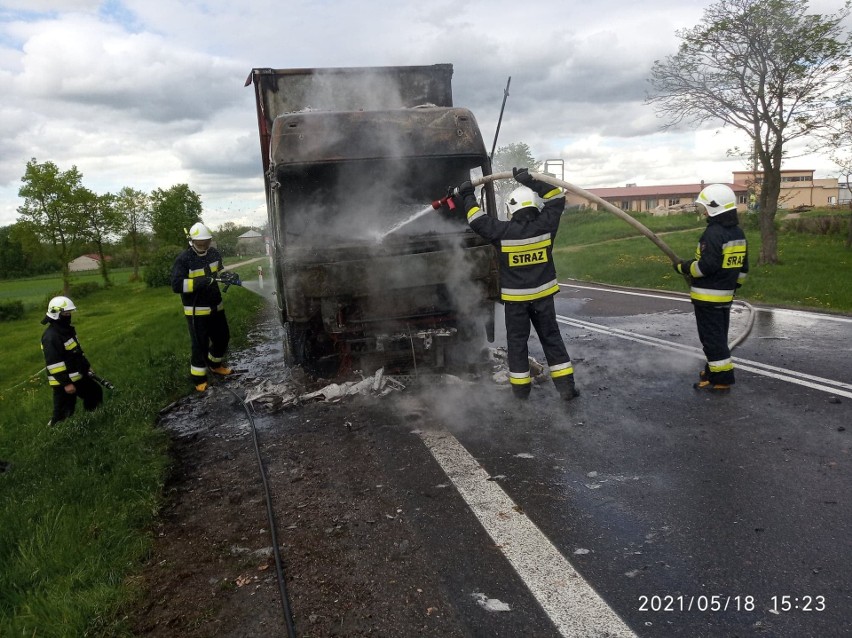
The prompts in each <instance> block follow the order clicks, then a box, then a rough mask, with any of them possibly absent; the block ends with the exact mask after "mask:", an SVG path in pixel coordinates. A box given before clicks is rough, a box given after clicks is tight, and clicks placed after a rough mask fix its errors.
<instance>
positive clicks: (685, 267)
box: [673, 259, 692, 275]
mask: <svg viewBox="0 0 852 638" xmlns="http://www.w3.org/2000/svg"><path fill="white" fill-rule="evenodd" d="M691 265H692V261H691V260H684V259H681V260H679V261H678V262H677V263H675V264H673V266H674V269H675V272H676V273H677V274H679V275H689V274H690V269H689V267H690V266H691Z"/></svg>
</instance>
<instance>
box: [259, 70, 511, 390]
mask: <svg viewBox="0 0 852 638" xmlns="http://www.w3.org/2000/svg"><path fill="white" fill-rule="evenodd" d="M452 73H453V69H452V65H450V64H437V65H432V66H407V67H367V68H322V69H265V68H256V69H252V72H251V75H250V76H249V78H248V79H247V80H246V86H248V85H249V84H250V83H253V85H254V90H255V98H256V106H257V121H258V130H259V134H260V150H261V157H262V162H263V176H264V182H265V188H266V205H267V212H268V217H269V232H270V234H271V237H272V247H273V255H272V257H273V271H274V277H275V286H276V298H277V303H278V312H279V315H280V319H281V322H282V325H283V328H284V331H283V333H284V355H285V359H286V360H287V362H288V363H289V364H292V365H301V366H303V367H305V368H307V369H308V370H310V371H312V372H314V373H317V374H322V375H323V376H331V375H334V374H336V373H338V372H343V371H346V370H348V369H353V368H358V369H361V370H367V369H370V370H372V369H375V368H377V367H379V366H391V368H392V369H394V370H396V371H398V372H402V371H412V370H414V371H416V370H417V369H418V367H419V369H421V370H422V369H441V368H444V367H446V366H448V365H450V364H452V363H464V362H465V360H469V359H470V358H471V357H475V356H476V353H477V352H478V351H479V352H481V351H482V349H483V346H484V342H485V341H492V340H493V332H494V307H495V306H494V301H495V300H496V299H497V298H498V275H497V260H496V254H495V252H494V248H493V247H492V246H491V245H490V244H488V243H487V242H485V241H484V240H483V239H481V238H480V237H479V236H478V235H476V234H475V233H473V232H472V231H471V230H470V229H469V227H468V225H467V223H466V220H465V216H464V212H463V211H461V210H455V211H451V210H448V209H447V208H446V207H439V208H438V209H434V207H433V206H432V202H433V201H435V200H437V199H439V198H441V197H442V196H444V195H446V193H447V189H448V186H450V185H457V184H460V183H461V182H463V181H464V180H468V179H475V178H477V177H481V176H483V175H488V174H490V173H491V165H490V161H489V157H488V154H487V153H486V150H485V145H484V142H483V138H482V134H481V132H480V130H479V127H478V125H477V122H476V119H475V118H474V116H473V114H472V113H471V112H470V111H469V110H468V109H465V108H458V107H454V106H453V102H452V88H451V79H452ZM481 202H482V207H483V209H484V210H486V211H487V212H489V213H492V212H493V211H496V207H495V203H494V191H493V187H492V186H491V184H490V183H489V184H487V185H485V186H483V187H482V191H481Z"/></svg>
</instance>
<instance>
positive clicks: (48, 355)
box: [41, 317, 91, 387]
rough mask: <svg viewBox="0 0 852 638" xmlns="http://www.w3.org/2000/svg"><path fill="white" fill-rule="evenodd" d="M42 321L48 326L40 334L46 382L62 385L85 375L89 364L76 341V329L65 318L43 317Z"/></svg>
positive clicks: (52, 384) (89, 366) (73, 381)
mask: <svg viewBox="0 0 852 638" xmlns="http://www.w3.org/2000/svg"><path fill="white" fill-rule="evenodd" d="M44 321H45V322H46V323H47V324H48V326H47V329H46V330H45V331H44V334H43V335H42V336H41V349H42V351H43V352H44V361H45V364H46V365H47V381H48V383H50V385H51V386H59V387H64V386H66V385H68V384H70V383H75V382H78V381H80V380H81V379H83V378H84V377H86V375H88V373H89V368H91V365H90V364H89V360H88V359H87V358H86V355H85V354H83V348H82V347H81V346H80V342H79V341H77V330H76V329H75V328H74V326H72V325H71V322H70V321H69V320H67V319H63V318H60V319H50V318H49V317H45V319H44Z"/></svg>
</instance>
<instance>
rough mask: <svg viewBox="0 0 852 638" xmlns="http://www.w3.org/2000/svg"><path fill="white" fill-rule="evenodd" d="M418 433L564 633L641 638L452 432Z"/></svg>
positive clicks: (571, 636)
mask: <svg viewBox="0 0 852 638" xmlns="http://www.w3.org/2000/svg"><path fill="white" fill-rule="evenodd" d="M418 434H419V436H420V438H421V439H422V440H423V442H424V443H425V444H426V447H428V448H429V451H430V452H431V453H432V455H433V456H434V457H435V460H437V461H438V463H439V464H440V466H441V467H442V468H443V470H444V472H445V473H446V474H447V476H448V477H449V478H450V480H451V481H452V482H453V484H454V485H455V486H456V489H458V491H459V494H461V496H462V498H463V499H464V500H465V502H466V503H467V504H468V507H470V509H471V510H472V511H473V513H474V514H475V515H476V517H477V518H478V519H479V522H480V523H481V524H482V526H483V527H484V528H485V531H486V532H488V534H489V536H491V538H492V539H493V540H494V543H495V544H496V545H497V547H499V548H500V550H501V551H502V552H503V554H504V555H505V556H506V558H507V559H508V560H509V562H510V563H511V564H512V567H514V568H515V571H516V572H517V573H518V575H519V576H520V577H521V579H522V580H523V581H524V583H526V585H527V587H528V588H529V590H530V592H531V593H532V595H533V596H534V597H535V598H536V600H537V601H538V602H539V604H540V605H541V606H542V608H543V609H544V611H545V612H546V613H547V615H548V616H549V617H550V619H551V620H552V621H553V624H554V625H556V627H557V629H558V630H559V633H561V634H562V635H563V636H565V637H566V638H636V634H634V633H633V631H631V629H630V628H629V627H628V626H627V625H626V624H625V623H624V621H623V620H621V618H619V617H618V615H617V614H616V613H615V612H614V611H613V610H612V609H611V608H610V607H609V606H608V605H607V604H606V602H605V601H604V600H603V599H602V598H601V597H600V596H599V595H598V594H597V592H595V590H594V589H592V587H591V585H589V583H587V582H586V580H585V579H584V578H583V577H582V576H581V575H580V574H579V573H577V570H575V569H574V567H573V566H572V565H571V563H570V562H569V561H568V560H566V559H565V557H564V556H562V554H560V553H559V551H558V550H557V549H556V548H555V547H554V546H553V545H552V544H551V543H550V541H549V540H548V539H547V537H546V536H545V535H544V534H543V533H542V532H541V530H539V529H538V527H536V525H535V523H533V522H532V521H531V520H530V519H529V518H528V517H527V516H526V515H525V514H524V513H522V512H520V511H518V510H519V508H518V507H517V505H515V503H514V501H512V499H511V498H509V496H508V494H506V493H505V492H504V491H503V490H502V488H501V487H500V486H499V485H497V484H496V483H495V482H494V481H489V480H488V478H489V476H488V473H487V472H486V471H485V470H484V469H483V468H482V466H481V465H480V464H479V463H477V461H476V459H474V458H473V457H472V456H471V455H470V453H469V452H468V451H467V450H466V449H465V448H464V446H462V445H461V443H459V442H458V440H457V439H456V438H455V437H454V436H453V435H452V434H451V433H449V432H447V431H426V430H423V431H418Z"/></svg>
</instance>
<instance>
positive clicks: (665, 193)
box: [565, 182, 748, 215]
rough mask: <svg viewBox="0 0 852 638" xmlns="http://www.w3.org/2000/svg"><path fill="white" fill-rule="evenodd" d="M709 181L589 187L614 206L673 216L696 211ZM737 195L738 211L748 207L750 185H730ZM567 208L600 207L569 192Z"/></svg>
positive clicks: (637, 211) (633, 211)
mask: <svg viewBox="0 0 852 638" xmlns="http://www.w3.org/2000/svg"><path fill="white" fill-rule="evenodd" d="M706 185H707V184H705V183H704V182H699V183H697V184H664V185H661V186H637V185H636V184H628V185H627V186H617V187H614V188H587V189H586V190H587V191H588V192H590V193H591V194H592V195H597V196H598V197H600V198H601V199H603V200H604V201H607V202H609V203H610V204H612V205H613V206H617V207H618V208H620V209H621V210H623V211H626V212H628V213H651V214H652V215H671V214H675V213H681V212H685V211H690V212H691V211H692V210H694V204H695V200H696V198H697V197H698V193H700V192H701V191H702V190H703V189H704V187H705V186H706ZM728 186H730V187H731V189H733V191H734V194H735V195H736V196H737V210H738V211H740V212H742V211H745V210H746V209H747V208H748V186H746V185H744V184H728ZM565 205H566V206H567V207H571V206H579V207H580V208H585V207H591V208H597V204H595V203H594V202H587V201H586V200H585V199H583V198H582V197H578V196H577V195H572V194H571V193H567V197H566V203H565Z"/></svg>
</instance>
